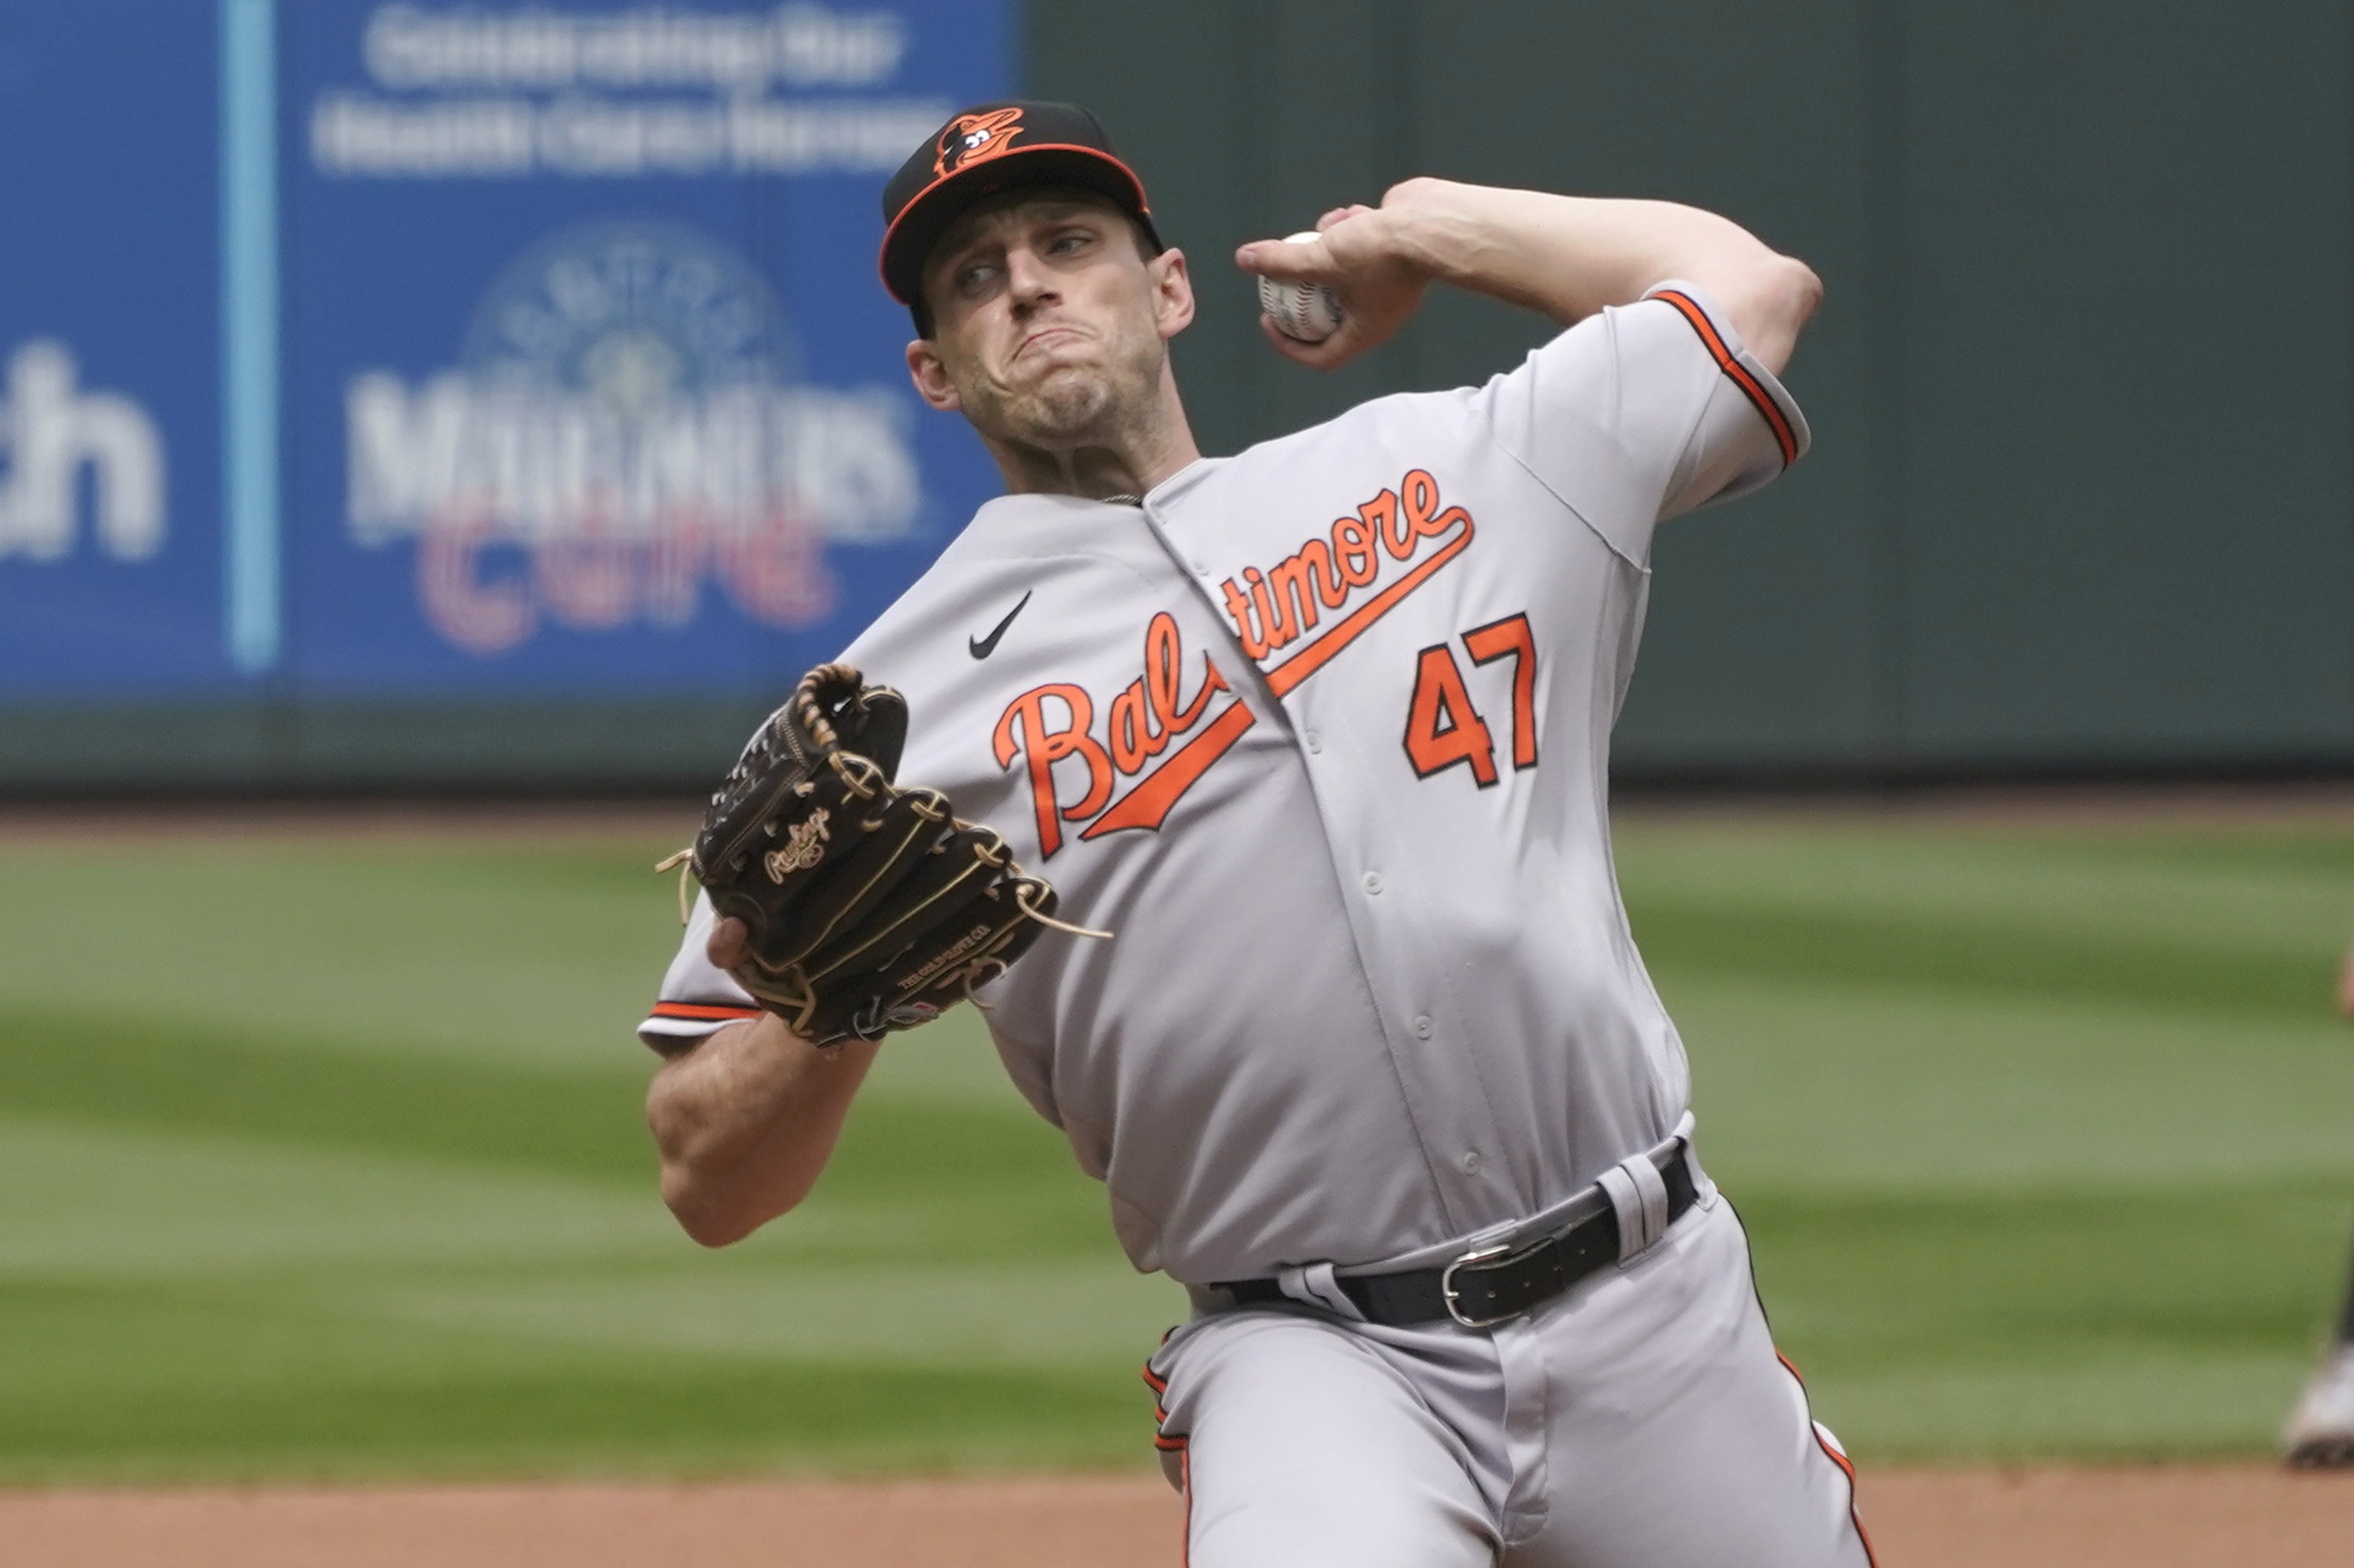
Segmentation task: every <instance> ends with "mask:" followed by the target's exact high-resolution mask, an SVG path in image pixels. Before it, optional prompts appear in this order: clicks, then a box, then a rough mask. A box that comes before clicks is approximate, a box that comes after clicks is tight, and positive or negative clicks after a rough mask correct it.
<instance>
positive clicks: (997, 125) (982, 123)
mask: <svg viewBox="0 0 2354 1568" xmlns="http://www.w3.org/2000/svg"><path fill="white" fill-rule="evenodd" d="M1021 133H1022V111H1021V110H1019V109H991V110H989V111H988V112H987V113H986V114H959V115H957V116H956V118H955V119H953V120H951V121H949V123H948V126H947V128H946V129H944V130H943V131H942V132H941V133H940V142H939V144H938V146H937V148H936V149H935V151H937V153H938V154H939V156H938V157H936V158H934V159H933V160H932V172H933V173H934V174H935V175H939V176H942V177H944V178H945V177H946V176H948V175H951V174H954V173H956V171H957V170H958V169H961V168H963V167H964V166H965V165H966V164H973V163H980V162H982V161H984V160H986V159H990V158H994V157H997V156H998V155H999V154H1001V153H1008V152H1011V151H1013V139H1014V138H1015V137H1016V136H1019V135H1020V134H1021Z"/></svg>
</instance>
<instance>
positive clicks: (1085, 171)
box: [876, 142, 1160, 306]
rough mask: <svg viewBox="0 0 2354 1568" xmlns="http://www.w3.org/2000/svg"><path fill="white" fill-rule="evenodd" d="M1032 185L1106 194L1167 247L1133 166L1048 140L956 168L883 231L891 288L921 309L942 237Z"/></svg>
mask: <svg viewBox="0 0 2354 1568" xmlns="http://www.w3.org/2000/svg"><path fill="white" fill-rule="evenodd" d="M1025 185H1069V186H1077V187H1078V188H1080V189H1081V190H1083V191H1095V192H1099V193H1101V194H1102V195H1103V196H1105V197H1107V198H1109V199H1110V200H1111V201H1112V202H1113V203H1115V204H1117V205H1118V207H1119V208H1120V210H1121V211H1123V212H1125V213H1127V214H1129V215H1131V216H1133V217H1135V218H1137V219H1139V220H1141V221H1142V222H1143V224H1144V228H1145V231H1146V232H1147V233H1149V234H1151V235H1152V241H1153V243H1154V244H1155V245H1158V244H1159V243H1160V235H1159V234H1158V233H1157V232H1156V231H1154V229H1153V226H1152V209H1151V208H1149V207H1147V206H1146V205H1145V202H1144V182H1143V181H1141V180H1139V179H1137V178H1136V172H1135V171H1134V170H1133V169H1130V168H1129V167H1128V166H1127V165H1126V164H1124V163H1122V162H1120V160H1119V159H1117V158H1115V157H1113V156H1112V155H1111V154H1110V153H1107V152H1105V151H1103V149H1102V148H1100V147H1087V146H1082V145H1079V144H1077V143H1067V142H1042V143H1040V144H1038V145H1037V146H1034V147H1017V148H1014V149H1012V150H1011V151H1008V152H1002V153H999V154H997V155H996V156H995V157H993V158H990V159H988V160H987V161H986V162H983V163H975V164H967V165H965V166H964V167H962V168H960V169H955V170H951V171H950V172H949V173H947V174H945V175H942V176H941V177H940V178H939V179H937V180H934V181H933V182H932V183H931V184H930V185H928V186H926V187H924V189H923V190H921V191H919V192H917V193H916V194H915V196H914V197H913V198H911V199H910V200H909V202H908V204H907V205H906V206H905V207H903V208H901V209H900V210H899V215H898V216H897V217H894V218H893V219H892V220H891V226H890V227H889V228H887V229H885V230H884V231H883V247H882V250H881V252H880V253H879V254H878V255H877V257H876V266H877V268H878V270H880V271H881V273H882V276H883V287H884V288H885V289H887V290H889V291H890V294H891V297H892V298H893V299H895V300H897V301H899V303H900V304H902V305H908V306H913V305H916V304H917V303H918V302H919V301H920V300H921V299H922V297H923V287H924V263H925V261H926V260H927V259H929V258H930V256H931V254H932V247H933V246H934V245H936V244H938V243H939V242H940V236H941V235H943V234H945V233H947V232H948V230H949V227H950V225H951V224H953V223H955V222H956V219H957V217H959V216H960V215H962V214H963V212H964V210H965V209H966V208H968V207H970V206H972V204H973V203H975V202H978V201H980V200H981V199H982V198H984V197H989V196H994V195H995V194H996V193H998V192H999V191H1005V190H1010V189H1012V188H1014V187H1016V186H1025Z"/></svg>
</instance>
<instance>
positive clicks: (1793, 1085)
mask: <svg viewBox="0 0 2354 1568" xmlns="http://www.w3.org/2000/svg"><path fill="white" fill-rule="evenodd" d="M1620 840H1621V841H1620V852H1621V856H1620V858H1621V871H1622V875H1623V878H1624V880H1625V883H1626V887H1627V892H1628V897H1629V902H1630V904H1631V905H1632V907H1633V908H1634V911H1635V918H1636V926H1637V934H1638V936H1639V937H1640V939H1641V940H1642V942H1643V944H1644V947H1645V950H1646V951H1647V953H1648V954H1649V955H1650V957H1651V960H1652V963H1653V967H1654V970H1655V972H1656V975H1657V977H1658V979H1659V982H1660V985H1661V988H1662V990H1663V991H1664V992H1665V993H1666V995H1667V997H1668V1000H1669V1002H1670V1005H1671V1006H1672V1007H1673V1008H1674V1009H1675V1011H1676V1013H1677V1015H1678V1017H1679V1019H1680V1020H1681V1022H1682V1024H1683V1027H1684V1031H1685V1035H1686V1038H1687V1040H1688V1042H1689V1044H1690V1046H1691V1049H1692V1056H1693V1059H1694V1073H1695V1079H1696V1081H1697V1083H1698V1093H1697V1108H1698V1111H1699V1115H1700V1129H1701V1148H1702V1151H1703V1155H1704V1157H1705V1158H1706V1160H1707V1163H1708V1165H1709V1167H1710V1169H1711V1170H1712V1172H1713V1173H1714V1174H1715V1175H1716V1177H1717V1179H1718V1180H1719V1181H1720V1182H1721V1183H1722V1184H1723V1186H1724V1187H1725V1188H1726V1190H1727V1191H1728V1192H1729V1193H1730V1194H1731V1195H1732V1197H1733V1199H1734V1201H1735V1203H1736V1204H1737V1205H1738V1207H1739V1208H1740V1211H1741V1212H1742V1214H1743V1215H1744V1217H1745V1218H1746V1219H1747V1220H1748V1222H1749V1224H1750V1228H1751V1230H1752V1233H1753V1235H1754V1237H1755V1240H1756V1247H1757V1254H1758V1267H1759V1273H1760V1276H1761V1279H1762V1282H1763V1286H1764V1291H1765V1297H1766V1301H1767V1305H1768V1307H1769V1308H1770V1309H1771V1311H1772V1313H1773V1317H1774V1322H1775V1327H1776V1331H1777V1334H1778V1337H1779V1338H1780V1339H1781V1341H1782V1342H1783V1345H1784V1347H1785V1349H1787V1350H1788V1351H1789V1352H1790V1354H1791V1355H1792V1357H1793V1358H1794V1359H1795V1360H1796V1361H1797V1362H1798V1363H1799V1364H1800V1365H1801V1366H1803V1367H1805V1368H1806V1369H1807V1371H1808V1373H1809V1376H1810V1380H1811V1386H1812V1388H1813V1390H1814V1394H1815V1400H1816V1406H1817V1410H1818V1413H1819V1414H1821V1415H1822V1416H1823V1417H1824V1418H1825V1419H1826V1420H1828V1421H1829V1422H1831V1424H1832V1425H1834V1426H1835V1427H1837V1428H1838V1429H1839V1431H1840V1433H1841V1435H1842V1436H1843V1437H1844V1438H1846V1439H1847V1441H1848V1443H1849V1446H1850V1447H1851V1448H1853V1449H1855V1450H1856V1451H1858V1453H1859V1456H1860V1457H1861V1458H1862V1459H1864V1460H1865V1462H1867V1463H1871V1462H1884V1461H1890V1460H1940V1459H1964V1458H1989V1457H1992V1458H2020V1457H2033V1456H2070V1457H2098V1458H2130V1457H2148V1456H2199V1455H2225V1454H2253V1453H2258V1452H2262V1451H2264V1450H2265V1449H2266V1448H2267V1447H2268V1445H2269V1443H2270V1441H2271V1437H2272V1433H2273V1430H2274V1428H2275V1426H2276V1425H2277V1423H2278V1421H2279V1419H2280V1415H2281V1413H2282V1411H2283V1409H2284V1408H2285V1405H2286V1402H2287V1400H2288V1399H2289V1398H2290V1396H2291V1395H2292V1393H2293V1391H2294V1389H2295V1387H2296V1385H2297V1382H2298V1380H2299V1378H2300V1377H2301V1376H2302V1374H2303V1371H2304V1369H2305V1366H2306V1363H2307V1360H2308V1357H2309V1354H2310V1353H2311V1350H2312V1347H2313V1345H2314V1344H2315V1342H2316V1337H2317V1336H2318V1334H2319V1333H2320V1331H2321V1327H2322V1325H2323V1322H2324V1320H2325V1319H2326V1317H2327V1315H2328V1313H2329V1311H2330V1310H2331V1307H2332V1305H2333V1300H2334V1293H2335V1292H2336V1290H2337V1289H2338V1288H2339V1283H2340V1280H2341V1278H2342V1272H2343V1265H2344V1256H2345V1250H2346V1247H2347V1245H2348V1234H2347V1232H2348V1228H2349V1222H2350V1221H2354V1030H2348V1029H2346V1028H2345V1027H2344V1026H2343V1025H2341V1024H2339V1023H2338V1022H2336V1021H2335V1020H2334V1018H2333V1017H2332V1015H2331V1013H2330V1011H2329V1007H2328V993H2329V987H2330V981H2331V971H2332V965H2333V962H2334V959H2335V957H2336V954H2337V951H2338V949H2339V946H2340V944H2341V942H2342V941H2343V940H2344V939H2345V938H2346V936H2347V935H2348V933H2349V932H2350V931H2354V831H2348V830H2337V831H2331V832H2321V831H2304V832H2299V831H2292V830H2288V829H2285V828H2283V829H2278V830H2266V829H2261V828H2236V829H2233V828H2224V827H2215V828H2209V829H2204V830H2200V831H2195V832H2193V831H2183V830H2176V831H2157V830H2154V829H2147V828H2141V829H2135V828H2119V829H2116V830H2113V831H2106V832H2085V831H2081V830H2080V831H2069V832H2063V831H2061V830H2058V829H2052V828H2044V829H2037V828H2032V827H2023V826H2012V827H1997V826H1986V825H1978V826H1946V827H1930V826H1917V825H1916V826H1900V825H1888V824H1876V825H1875V824H1871V823H1865V822H1854V823H1842V822H1837V821H1831V820H1822V821H1811V822H1798V823H1789V822H1784V823H1774V822H1766V821H1755V822H1741V821H1735V820H1715V821H1706V820H1694V821H1669V820H1653V821H1651V822H1648V823H1641V824H1638V825H1636V826H1634V827H1630V828H1627V829H1625V830H1622V833H1621V835H1620ZM669 847H670V844H669V843H668V842H667V841H666V839H664V838H663V837H662V836H661V835H655V836H651V837H648V838H646V839H645V840H644V841H631V840H624V839H618V838H611V837H608V838H603V839H582V840H580V841H578V842H572V843H555V844H548V845H542V846H537V847H527V848H507V849H491V848H485V847H481V846H480V844H479V843H469V842H468V841H466V840H463V839H456V838H453V839H450V840H447V841H414V842H400V841H390V840H383V841H375V842H357V841H356V842H353V843H350V844H347V845H337V844H334V843H331V842H327V841H323V840H322V841H318V842H262V841H255V840H251V839H245V840H235V841H220V842H211V843H207V842H204V841H201V840H194V839H192V840H187V841H181V842H173V841H165V840H152V841H144V842H137V843H133V842H129V841H124V842H121V843H99V844H96V845H92V844H70V843H65V842H59V841H50V842H46V843H43V842H38V841H25V842H19V843H14V844H6V843H0V1193H4V1194H5V1195H6V1202H5V1204H4V1205H0V1483H9V1484H19V1485H22V1484H40V1483H52V1482H67V1481H75V1482H93V1481H94V1482H118V1481H119V1482H129V1481H147V1480H157V1481H161V1480H173V1481H184V1480H219V1479H232V1478H236V1479H244V1478H272V1479H326V1478H342V1477H370V1478H375V1477H391V1476H405V1477H433V1476H481V1475H557V1474H591V1473H593V1474H608V1475H660V1474H685V1473H696V1474H709V1473H720V1472H743V1471H753V1470H760V1471H777V1470H795V1471H811V1470H823V1471H833V1472H861V1471H867V1472H871V1471H878V1470H907V1469H922V1470H949V1469H963V1470H1012V1469H1032V1468H1040V1467H1072V1466H1077V1467H1090V1468H1103V1467H1130V1466H1134V1467H1141V1466H1146V1465H1149V1463H1150V1450H1149V1446H1148V1443H1147V1437H1148V1420H1149V1412H1150V1405H1149V1400H1148V1398H1147V1396H1146V1395H1145V1393H1144V1392H1143V1390H1142V1388H1141V1386H1140V1385H1139V1384H1138V1382H1137V1380H1136V1376H1135V1367H1136V1364H1137V1362H1138V1361H1139V1359H1140V1358H1141V1357H1142V1355H1143V1354H1145V1352H1146V1351H1147V1350H1149V1349H1150V1347H1151V1345H1152V1344H1153V1342H1154V1341H1155V1339H1156V1338H1157V1336H1158V1334H1159V1332H1160V1330H1161V1329H1162V1328H1163V1327H1165V1326H1166V1325H1167V1324H1168V1323H1170V1322H1171V1321H1173V1320H1174V1317H1175V1316H1176V1314H1177V1313H1178V1311H1179V1309H1180V1305H1181V1303H1180V1299H1179V1297H1178V1293H1177V1292H1176V1291H1175V1290H1174V1288H1173V1287H1171V1286H1169V1285H1168V1284H1166V1283H1165V1282H1163V1281H1160V1280H1157V1279H1142V1278H1138V1277H1137V1276H1135V1275H1133V1274H1132V1273H1130V1272H1129V1271H1128V1270H1127V1268H1126V1265H1125V1264H1124V1262H1123V1261H1122V1260H1121V1259H1120V1257H1119V1256H1118V1254H1117V1252H1116V1250H1115V1249H1114V1248H1113V1246H1112V1244H1111V1242H1110V1239H1109V1228H1108V1225H1107V1222H1106V1221H1105V1219H1104V1216H1103V1201H1102V1197H1101V1194H1100V1192H1099V1190H1097V1189H1096V1188H1095V1187H1094V1186H1093V1185H1092V1184H1090V1183H1088V1182H1087V1181H1085V1180H1084V1179H1082V1178H1081V1177H1079V1176H1078V1175H1077V1174H1076V1173H1075V1172H1074V1171H1073V1170H1072V1169H1071V1167H1070V1162H1069V1159H1068V1156H1067V1154H1066V1153H1065V1151H1064V1149H1063V1146H1062V1144H1061V1142H1060V1140H1059V1139H1058V1138H1057V1136H1056V1135H1055V1134H1054V1133H1053V1132H1052V1131H1051V1130H1050V1129H1048V1128H1047V1127H1045V1126H1044V1125H1043V1124H1041V1123H1038V1122H1037V1121H1036V1120H1035V1118H1034V1117H1032V1116H1031V1115H1030V1113H1029V1112H1028V1111H1027V1109H1026V1108H1024V1107H1023V1106H1022V1105H1021V1104H1020V1103H1019V1102H1018V1101H1017V1100H1016V1099H1015V1097H1014V1095H1013V1093H1012V1091H1011V1089H1010V1088H1009V1087H1007V1086H1006V1085H1005V1083H1004V1082H1003V1081H1002V1078H1001V1076H1000V1075H999V1073H998V1071H997V1069H996V1066H995V1063H994V1060H993V1058H992V1057H991V1056H990V1055H989V1053H988V1049H987V1046H986V1043H985V1040H984V1038H983V1037H982V1035H981V1032H980V1030H979V1028H978V1024H977V1020H976V1019H975V1018H974V1017H973V1016H972V1015H971V1014H970V1013H969V1010H967V1011H966V1013H965V1016H962V1017H959V1018H956V1019H955V1020H954V1021H952V1022H949V1023H944V1024H942V1025H940V1026H937V1027H936V1028H934V1029H932V1030H929V1031H926V1032H923V1033H920V1034H917V1035H914V1036H909V1037H903V1038H902V1039H900V1040H898V1041H895V1042H894V1043H893V1044H892V1046H891V1047H890V1048H889V1049H888V1050H887V1051H886V1052H885V1053H884V1057H883V1063H882V1066H881V1067H880V1068H879V1069H878V1070H877V1074H876V1077H875V1078H874V1080H873V1082H872V1086H871V1088H870V1090H869V1091H868V1093H867V1094H866V1095H865V1096H864V1097H863V1099H862V1102H861V1105H860V1108H859V1110H858V1112H857V1113H856V1115H855V1117H854V1118H853V1122H852V1125H851V1129H850V1132H849V1134H848V1136H847V1138H846V1140H845V1143H844V1146H843V1149H842V1151H841V1154H840V1156H839V1158H838V1160H837V1162H836V1165H835V1167H834V1168H833V1169H832V1170H831V1171H830V1172H829V1173H828V1174H827V1176H826V1178H825V1180H824V1182H823V1183H822V1184H821V1186H820V1188H819V1190H818V1193H817V1195H816V1197H814V1198H813V1199H812V1200H811V1201H810V1203H809V1205H808V1206H807V1208H806V1209H805V1210H804V1211H803V1212H800V1213H797V1214H795V1215H793V1216H791V1217H790V1218H788V1219H787V1220H785V1221H783V1222H781V1223H779V1224H777V1225H775V1226H772V1227H771V1228H770V1229H769V1230H768V1231H765V1232H763V1233H762V1234H760V1235H759V1236H756V1237H754V1238H753V1239H752V1240H751V1241H749V1242H747V1243H745V1244H744V1245H742V1246H740V1247H738V1248H735V1249H732V1250H730V1251H728V1252H725V1253H718V1254H713V1253H706V1252H703V1251H701V1250H699V1249H697V1248H696V1247H694V1246H693V1245H692V1244H691V1243H689V1242H687V1241H686V1240H684V1239H683V1238H682V1237H681V1236H679V1235H678V1234H677V1233H676V1232H675V1231H674V1230H673V1229H672V1228H671V1226H670V1224H669V1222H668V1219H667V1216H666V1215H665V1214H664V1213H663V1212H662V1208H661V1205H660V1203H659V1202H658V1200H657V1199H656V1197H655V1195H654V1181H653V1169H652V1158H651V1149H650V1145H649V1143H648V1140H647V1139H646V1136H645V1133H644V1130H643V1123H642V1119H641V1110H640V1101H641V1095H642V1092H643V1088H644V1083H645V1079H646V1076H647V1074H648V1071H649V1068H650V1064H651V1061H652V1059H651V1058H650V1057H647V1056H646V1054H645V1053H644V1052H643V1051H642V1050H641V1049H640V1048H639V1047H638V1046H637V1045H636V1044H635V1042H634V1041H633V1040H632V1038H631V1033H630V1032H631V1027H632V1025H633V1024H634V1023H635V1021H636V1019H637V1017H638V1015H639V1012H640V1010H641V1008H642V1007H643V1006H644V1004H645V1003H646V1001H647V1000H648V997H649V994H650V990H651V987H652V985H653V983H654V981H655V979H656V978H657V976H658V975H659V972H660V970H661V967H662V962H663V961H664V958H665V957H666V954H667V952H668V950H669V948H670V946H671V944H672V942H673V941H674V939H675V931H676V925H675V915H674V911H673V907H672V903H671V893H670V887H669V884H668V883H667V881H666V880H663V879H658V878H656V877H654V876H652V875H650V874H649V872H648V870H647V867H648V866H649V865H650V864H651V863H652V861H653V860H654V859H655V858H656V856H657V855H658V854H660V853H661V852H662V851H663V850H665V849H667V848H669Z"/></svg>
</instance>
